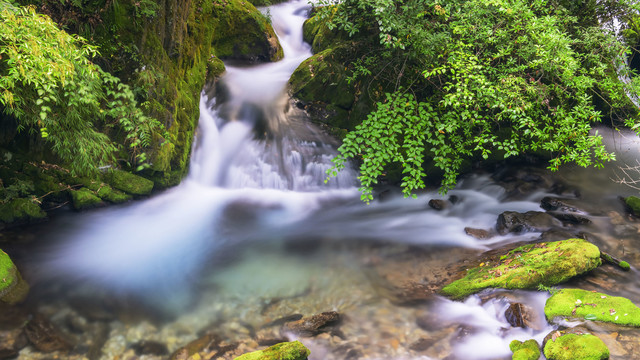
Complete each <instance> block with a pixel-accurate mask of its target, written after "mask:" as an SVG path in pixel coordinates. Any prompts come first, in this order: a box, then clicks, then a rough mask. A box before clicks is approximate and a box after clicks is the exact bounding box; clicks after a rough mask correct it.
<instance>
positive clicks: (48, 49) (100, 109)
mask: <svg viewBox="0 0 640 360" xmlns="http://www.w3.org/2000/svg"><path fill="white" fill-rule="evenodd" d="M0 19H1V21H0V75H1V76H0V104H1V105H2V109H3V111H4V112H6V113H8V114H9V115H12V116H14V117H15V118H16V119H17V120H18V124H19V130H28V131H29V132H30V133H32V134H33V135H34V136H37V135H38V133H39V136H40V137H42V138H43V139H44V140H46V141H47V142H49V143H50V144H51V148H52V150H53V152H54V153H55V154H56V155H57V156H58V157H59V158H60V159H61V160H62V161H64V162H67V163H69V164H70V168H71V170H72V172H73V173H74V174H90V173H95V172H96V171H97V170H98V168H99V167H101V166H106V165H110V164H113V163H114V162H115V160H116V157H115V154H116V151H117V150H118V146H117V145H116V144H114V143H113V142H112V141H111V140H110V138H109V136H107V134H106V133H105V132H111V133H113V134H114V136H122V137H124V138H125V142H126V144H127V145H128V152H129V155H130V159H129V161H131V162H133V163H134V164H137V166H138V170H140V169H142V168H143V167H144V166H145V165H144V164H145V160H146V155H145V154H144V151H143V150H144V148H146V147H149V146H150V145H151V142H152V137H153V134H155V133H159V132H162V131H163V126H162V125H161V124H160V123H159V122H158V121H156V120H155V119H151V118H149V117H147V116H145V115H144V114H143V113H142V111H141V110H140V109H139V108H138V105H137V103H136V100H135V98H134V94H133V92H132V90H131V89H130V88H129V86H128V85H125V84H123V83H121V82H120V80H119V79H118V78H116V77H114V76H112V75H110V74H109V73H107V72H104V71H103V70H102V69H100V67H98V66H96V65H95V64H93V63H92V62H91V60H90V59H91V58H92V57H93V56H94V55H96V54H97V49H96V48H95V47H93V46H90V45H88V44H86V42H85V41H84V39H82V38H81V37H78V36H71V35H69V34H68V33H66V32H64V31H62V30H60V29H59V28H58V27H57V26H56V25H55V23H53V22H52V21H51V19H50V18H48V17H47V16H43V15H39V14H37V13H36V12H35V10H34V8H33V7H25V8H16V7H13V6H11V5H9V4H8V3H7V2H6V1H0ZM119 134H120V135H119Z"/></svg>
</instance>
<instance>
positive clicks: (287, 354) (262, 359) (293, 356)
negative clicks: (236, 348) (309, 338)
mask: <svg viewBox="0 0 640 360" xmlns="http://www.w3.org/2000/svg"><path fill="white" fill-rule="evenodd" d="M310 354H311V351H309V349H307V348H306V347H305V346H304V345H302V343H301V342H300V341H292V342H285V343H280V344H276V345H273V346H271V347H268V348H266V349H264V350H259V351H254V352H251V353H248V354H244V355H241V356H239V357H237V358H235V359H234V360H305V359H306V358H307V357H308V356H309V355H310Z"/></svg>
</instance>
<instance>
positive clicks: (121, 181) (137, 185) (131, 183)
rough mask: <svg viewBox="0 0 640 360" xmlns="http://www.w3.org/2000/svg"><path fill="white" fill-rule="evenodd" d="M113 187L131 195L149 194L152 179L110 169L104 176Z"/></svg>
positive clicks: (151, 188)
mask: <svg viewBox="0 0 640 360" xmlns="http://www.w3.org/2000/svg"><path fill="white" fill-rule="evenodd" d="M105 179H106V180H107V182H108V183H109V184H110V185H111V186H112V187H114V188H116V189H118V190H122V191H124V192H126V193H128V194H131V195H149V194H150V193H151V190H153V181H151V180H148V179H145V178H143V177H142V176H138V175H134V174H131V173H128V172H126V171H122V170H112V171H109V172H108V173H107V175H106V176H105Z"/></svg>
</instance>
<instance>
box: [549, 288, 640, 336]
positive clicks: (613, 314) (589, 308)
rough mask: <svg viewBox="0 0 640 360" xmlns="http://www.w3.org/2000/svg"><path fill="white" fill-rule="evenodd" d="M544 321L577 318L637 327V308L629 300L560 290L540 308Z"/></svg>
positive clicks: (578, 290)
mask: <svg viewBox="0 0 640 360" xmlns="http://www.w3.org/2000/svg"><path fill="white" fill-rule="evenodd" d="M544 313H545V316H546V317H547V319H548V320H552V319H553V318H555V317H567V318H581V319H586V320H595V321H604V322H610V323H614V324H618V325H626V326H636V327H640V308H638V307H637V306H636V305H634V304H633V303H632V302H631V300H629V299H627V298H623V297H618V296H609V295H607V294H603V293H598V292H591V291H586V290H582V289H562V290H560V291H558V292H557V293H555V294H553V295H552V296H551V297H550V298H549V299H547V302H546V304H545V306H544Z"/></svg>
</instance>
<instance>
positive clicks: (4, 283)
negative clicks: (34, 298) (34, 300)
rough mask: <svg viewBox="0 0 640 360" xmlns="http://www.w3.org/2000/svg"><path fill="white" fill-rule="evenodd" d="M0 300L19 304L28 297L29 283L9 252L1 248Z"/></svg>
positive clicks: (10, 303)
mask: <svg viewBox="0 0 640 360" xmlns="http://www.w3.org/2000/svg"><path fill="white" fill-rule="evenodd" d="M0 279H2V280H0V301H2V302H4V303H7V304H9V305H13V304H17V303H19V302H21V301H23V300H24V299H25V298H26V297H27V293H28V292H29V285H28V284H27V282H26V281H24V280H23V279H22V276H20V272H19V271H18V269H17V268H16V266H15V265H14V264H13V262H12V261H11V258H10V257H9V255H7V253H5V252H4V251H2V250H0Z"/></svg>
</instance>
